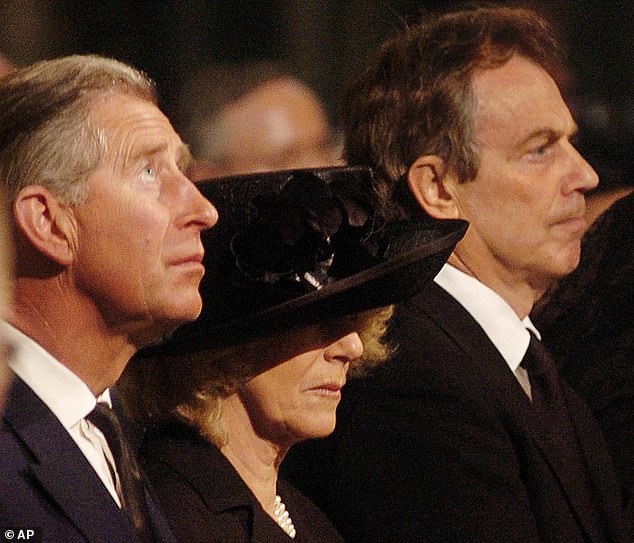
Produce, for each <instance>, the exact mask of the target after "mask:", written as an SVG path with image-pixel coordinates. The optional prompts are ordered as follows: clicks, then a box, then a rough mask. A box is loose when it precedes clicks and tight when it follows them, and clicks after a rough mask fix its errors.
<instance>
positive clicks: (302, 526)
mask: <svg viewBox="0 0 634 543" xmlns="http://www.w3.org/2000/svg"><path fill="white" fill-rule="evenodd" d="M140 459H141V464H142V466H143V468H144V470H145V472H146V473H147V475H148V476H149V477H150V480H151V481H152V484H153V485H154V489H155V491H156V493H157V495H158V499H159V502H160V503H161V506H162V508H163V510H164V511H165V513H166V515H167V517H168V521H169V522H170V524H171V527H172V531H173V532H174V534H175V535H176V539H177V540H178V541H179V542H180V543H230V542H231V543H238V542H240V543H242V542H250V543H277V542H279V543H290V542H291V541H295V542H296V543H342V542H343V539H342V538H341V536H339V534H338V533H337V531H336V530H335V528H334V527H333V526H332V524H331V523H330V522H329V521H328V520H327V519H326V517H325V516H324V515H323V513H322V512H321V511H319V509H317V507H316V506H315V505H314V504H313V503H312V502H311V501H310V500H308V499H307V498H306V497H305V496H303V495H302V494H301V493H300V492H298V491H297V490H296V489H295V488H293V487H292V486H291V485H289V484H288V483H284V481H279V482H278V491H279V493H280V495H281V497H282V500H283V501H284V503H285V505H286V506H287V509H288V511H289V512H290V515H291V517H292V519H293V524H294V525H295V528H296V530H297V535H296V537H295V539H294V540H291V539H290V538H289V537H288V536H287V535H286V534H285V533H284V532H283V531H282V529H281V528H280V527H279V526H278V525H277V524H276V523H275V521H273V519H271V517H269V516H268V515H267V514H266V512H265V511H264V509H263V508H262V507H261V506H260V504H259V502H258V501H257V498H256V497H255V495H254V494H253V493H252V492H251V490H250V489H249V488H248V486H247V485H246V484H245V483H244V481H243V480H242V479H241V478H240V476H239V475H238V473H237V472H236V470H235V469H234V468H233V466H232V465H231V463H230V462H229V461H228V460H227V458H225V456H224V455H223V454H222V453H221V452H220V451H219V450H218V448H217V447H215V446H214V445H212V444H210V443H209V442H207V441H205V440H203V439H202V438H201V437H199V436H198V434H197V433H196V432H195V431H194V430H193V429H190V428H188V427H187V426H185V425H182V424H178V423H174V424H170V425H165V426H162V427H160V428H156V429H154V430H150V431H148V433H147V434H146V436H145V438H144V440H143V445H142V448H141V455H140Z"/></svg>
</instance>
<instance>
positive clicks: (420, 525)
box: [283, 283, 631, 543]
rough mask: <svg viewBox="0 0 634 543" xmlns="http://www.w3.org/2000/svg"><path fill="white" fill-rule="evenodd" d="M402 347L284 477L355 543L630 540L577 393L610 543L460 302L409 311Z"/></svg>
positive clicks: (576, 415) (432, 299)
mask: <svg viewBox="0 0 634 543" xmlns="http://www.w3.org/2000/svg"><path fill="white" fill-rule="evenodd" d="M394 337H395V340H396V342H397V344H398V349H399V350H398V354H397V356H396V357H394V358H393V359H392V360H390V361H389V362H388V363H386V364H384V365H383V366H381V367H380V368H378V370H377V371H376V372H375V373H374V374H373V375H372V376H371V377H370V378H368V379H364V380H359V381H356V382H351V383H350V384H349V386H348V387H347V388H346V389H345V390H344V394H343V396H344V398H343V402H342V405H341V406H340V410H339V417H338V422H337V428H336V431H335V433H334V434H333V436H331V437H330V438H328V439H327V440H326V441H322V442H314V443H310V444H306V445H304V446H302V445H301V444H300V445H299V446H297V447H296V448H295V450H293V451H291V453H290V454H289V457H288V458H287V460H286V461H285V465H284V466H283V468H284V472H285V474H286V476H287V477H289V479H290V480H291V481H292V482H294V484H295V485H296V486H298V487H299V488H300V489H301V490H303V491H304V492H305V493H306V494H308V495H309V496H310V497H312V499H313V500H314V501H315V502H316V503H317V505H318V506H320V507H321V508H322V510H324V512H326V513H327V514H328V515H329V516H330V518H331V519H332V520H333V522H334V523H335V525H336V526H337V528H338V529H339V531H340V532H341V533H342V534H343V536H344V537H345V538H346V541H349V542H363V543H372V542H381V543H387V542H413V541H421V542H448V543H458V542H463V541H464V542H470V543H471V542H477V543H485V542H496V543H498V542H500V543H501V542H504V543H509V542H521V543H536V542H540V541H545V542H546V541H548V542H550V541H552V542H555V541H556V542H560V543H572V542H577V541H592V542H601V541H606V540H607V541H613V542H624V541H631V539H628V537H626V534H625V531H626V530H625V528H624V525H623V520H622V511H621V497H620V495H619V491H618V490H617V485H616V482H615V477H614V474H613V470H612V466H611V461H610V459H609V458H608V454H607V452H606V448H605V446H604V442H603V440H602V436H601V433H600V431H599V429H598V427H597V425H596V423H595V421H594V419H593V417H592V415H591V413H590V412H589V410H588V408H587V407H586V405H585V404H584V403H583V401H581V399H580V398H579V397H578V396H577V395H576V394H574V393H573V392H572V391H571V390H570V389H569V388H566V396H567V401H568V402H569V405H570V409H571V412H572V415H573V420H574V425H575V428H576V431H577V434H578V439H579V441H580V444H581V447H582V450H583V453H584V455H585V458H586V460H587V463H588V468H589V471H590V474H591V478H592V482H593V484H594V487H595V488H594V490H595V492H596V498H597V502H598V504H599V505H598V508H599V516H600V519H599V523H600V524H603V525H604V531H605V532H606V533H607V534H608V539H606V538H605V537H602V536H601V535H600V534H599V533H597V531H598V530H595V528H594V526H593V525H592V522H591V512H589V511H587V510H585V508H583V507H581V506H580V505H579V504H578V503H577V501H578V500H577V499H576V495H575V488H571V487H570V484H569V482H568V475H567V466H565V465H561V462H559V459H558V455H557V451H556V450H553V446H552V445H551V444H550V443H549V441H548V437H547V436H546V435H545V433H544V431H543V428H540V426H539V424H538V422H537V421H536V420H535V419H534V418H533V417H531V416H530V402H529V399H528V397H527V396H526V394H525V393H524V391H523V390H522V388H521V387H520V385H519V383H518V382H517V380H516V378H515V376H514V375H513V373H512V372H511V371H510V369H509V367H508V365H507V364H506V362H505V361H504V359H503V358H502V357H501V355H500V354H499V352H498V351H497V349H496V348H495V347H494V345H493V344H492V343H491V341H490V340H489V339H488V337H487V336H486V335H485V334H484V332H483V330H482V328H481V327H480V326H479V325H478V324H477V323H476V322H475V321H474V320H473V318H472V317H471V316H470V315H469V314H468V313H467V312H466V311H465V310H464V308H463V307H462V306H461V305H459V304H458V303H457V302H456V300H455V299H454V298H452V297H451V296H450V295H448V294H447V293H446V292H445V291H444V290H443V289H441V288H440V287H439V286H437V285H436V284H435V283H432V284H431V285H430V286H429V287H428V288H426V290H424V291H423V292H422V293H420V294H419V295H418V296H417V297H415V298H414V299H412V300H410V301H408V302H406V303H404V304H403V305H402V306H401V307H400V308H399V309H398V312H397V316H396V319H395V322H394Z"/></svg>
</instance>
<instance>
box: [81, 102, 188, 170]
mask: <svg viewBox="0 0 634 543" xmlns="http://www.w3.org/2000/svg"><path fill="white" fill-rule="evenodd" d="M91 118H92V121H93V125H94V126H95V128H96V129H97V131H98V132H99V135H100V138H101V139H102V140H103V141H102V143H103V144H104V145H105V147H106V156H105V158H106V160H108V161H109V162H112V161H114V163H116V164H118V165H119V166H121V165H124V164H126V163H127V162H129V161H131V160H136V159H138V158H139V157H142V156H148V155H155V154H169V156H170V157H171V158H174V159H175V160H176V161H177V162H180V161H185V162H188V161H189V159H190V156H189V151H188V149H187V147H186V146H185V145H184V144H183V142H182V141H181V139H180V137H179V136H178V134H177V133H176V131H175V130H174V128H173V127H172V124H171V123H170V121H169V119H168V118H167V117H166V116H165V114H164V113H163V112H162V111H161V110H160V109H159V108H158V106H157V105H155V104H154V103H153V102H151V101H149V100H147V99H144V98H140V97H138V96H135V95H128V94H121V93H116V92H115V93H108V94H103V95H101V96H100V97H99V98H97V99H96V100H95V101H94V103H93V104H92V108H91Z"/></svg>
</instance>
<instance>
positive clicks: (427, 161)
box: [407, 155, 458, 219]
mask: <svg viewBox="0 0 634 543" xmlns="http://www.w3.org/2000/svg"><path fill="white" fill-rule="evenodd" d="M452 176H453V174H451V173H450V172H448V171H447V168H446V165H445V161H444V160H443V159H442V158H440V157H439V156H437V155H424V156H421V157H418V158H417V159H416V160H415V161H414V163H413V164H412V165H411V166H410V168H409V170H408V172H407V184H408V185H409V189H410V190H411V191H412V194H413V195H414V198H416V200H417V201H418V203H419V204H420V205H421V207H422V208H423V209H424V210H425V211H426V212H427V214H428V215H431V216H432V217H435V218H437V219H455V218H458V207H457V205H456V202H455V200H454V198H453V196H452V193H451V190H448V187H450V186H451V184H452V183H453V182H454V181H455V180H454V179H453V177H452Z"/></svg>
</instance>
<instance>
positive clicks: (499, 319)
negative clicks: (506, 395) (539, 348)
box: [434, 264, 541, 397]
mask: <svg viewBox="0 0 634 543" xmlns="http://www.w3.org/2000/svg"><path fill="white" fill-rule="evenodd" d="M434 281H435V282H436V283H437V284H438V285H439V286H440V287H442V288H443V289H444V290H446V291H447V292H448V293H449V294H450V295H451V296H453V297H454V298H455V299H456V300H457V301H458V303H460V305H462V306H463V307H464V308H465V309H466V310H467V311H468V312H469V314H470V315H471V316H472V317H473V318H474V319H475V321H476V322H477V323H478V324H479V325H480V326H481V327H482V329H483V330H484V333H485V334H486V335H487V336H488V337H489V339H490V340H491V342H492V343H493V345H494V346H495V348H496V349H497V350H498V351H499V352H500V354H501V355H502V358H504V360H505V361H506V363H507V364H508V366H509V368H510V370H511V371H512V372H513V374H514V375H515V377H516V378H517V380H518V381H519V383H520V385H521V386H522V388H523V389H524V391H525V392H526V394H528V396H529V397H530V383H529V380H528V375H527V373H526V370H525V369H524V368H522V367H520V362H521V361H522V358H524V355H525V354H526V350H527V349H528V344H529V343H530V333H529V330H531V331H532V332H534V333H535V335H536V336H537V337H538V338H540V339H541V336H540V334H539V331H538V330H537V329H536V328H535V326H534V324H533V323H532V322H531V320H530V318H529V317H528V316H526V317H524V319H520V318H519V317H518V315H517V313H515V311H513V309H512V308H511V306H510V305H509V304H508V303H507V302H506V301H505V300H504V299H503V298H502V297H501V296H500V295H499V294H498V293H496V292H494V291H493V290H491V289H490V288H489V287H487V286H486V285H485V284H483V283H481V282H480V281H478V280H477V279H476V278H475V277H472V276H470V275H467V274H466V273H464V272H462V271H460V270H459V269H457V268H455V267H453V266H452V265H451V264H445V265H444V266H443V267H442V269H441V270H440V272H439V273H438V275H437V276H436V278H435V279H434Z"/></svg>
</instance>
